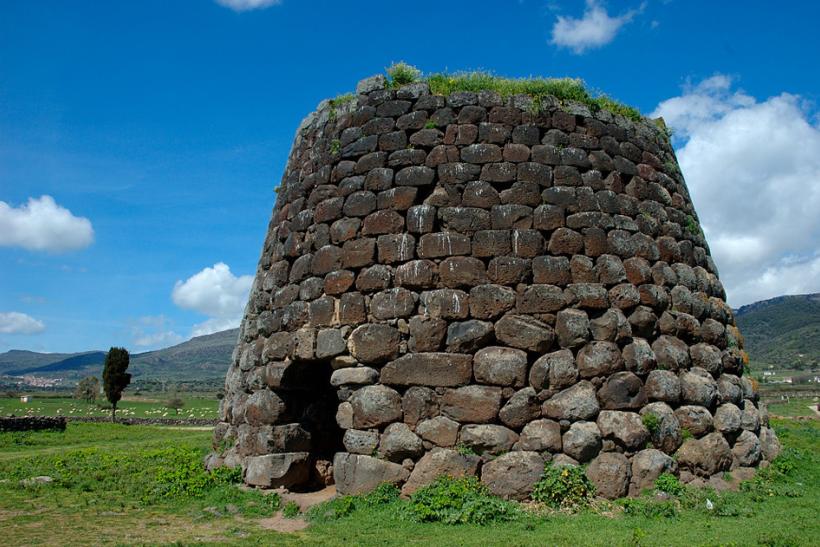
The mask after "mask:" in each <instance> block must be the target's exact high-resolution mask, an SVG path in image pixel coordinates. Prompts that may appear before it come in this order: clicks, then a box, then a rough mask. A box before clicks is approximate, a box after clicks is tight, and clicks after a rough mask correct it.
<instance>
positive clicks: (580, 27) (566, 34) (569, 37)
mask: <svg viewBox="0 0 820 547" xmlns="http://www.w3.org/2000/svg"><path fill="white" fill-rule="evenodd" d="M643 8H644V5H643V4H641V7H640V8H638V9H635V10H630V11H627V12H626V13H623V14H621V15H618V16H615V17H612V16H610V15H609V14H608V13H607V11H606V8H604V7H603V5H602V4H601V3H600V2H599V1H598V0H587V2H586V9H585V10H584V15H583V16H582V17H581V18H580V19H576V18H573V17H564V16H561V15H559V16H558V18H557V19H556V21H555V24H554V25H553V26H552V40H551V41H550V43H552V44H554V45H556V46H558V47H565V48H569V49H571V50H572V51H573V53H575V54H578V55H580V54H581V53H583V52H585V51H586V50H588V49H593V48H597V47H601V46H605V45H606V44H608V43H610V42H611V41H612V40H614V39H615V36H616V35H617V34H618V31H620V30H621V28H622V27H623V26H624V25H625V24H627V23H628V22H629V21H631V20H632V19H633V18H634V17H635V15H637V14H638V13H640V12H641V11H642V10H643Z"/></svg>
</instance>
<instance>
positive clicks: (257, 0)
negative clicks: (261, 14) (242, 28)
mask: <svg viewBox="0 0 820 547" xmlns="http://www.w3.org/2000/svg"><path fill="white" fill-rule="evenodd" d="M216 3H217V4H219V5H220V6H224V7H226V8H230V9H232V10H234V11H250V10H255V9H264V8H269V7H271V6H278V5H279V4H281V3H282V0H216Z"/></svg>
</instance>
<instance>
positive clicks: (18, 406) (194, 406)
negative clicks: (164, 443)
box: [0, 394, 219, 419]
mask: <svg viewBox="0 0 820 547" xmlns="http://www.w3.org/2000/svg"><path fill="white" fill-rule="evenodd" d="M168 398H169V396H162V395H161V394H157V395H156V396H155V397H151V396H145V397H138V398H137V397H126V398H125V399H124V400H122V401H120V403H119V404H118V405H117V416H119V417H121V418H206V419H215V418H216V417H217V415H218V407H219V401H217V400H216V397H182V399H183V401H185V406H184V407H182V408H181V409H180V410H179V414H178V415H177V414H176V412H175V411H174V410H173V409H170V408H166V407H165V402H166V401H167V400H168ZM97 402H98V403H104V402H106V401H105V400H104V399H100V400H98V401H97ZM11 414H14V415H15V416H27V415H32V416H108V415H110V414H111V411H110V410H105V409H102V408H100V407H99V406H97V405H96V404H90V403H85V402H83V401H79V400H77V399H72V398H70V397H38V396H36V395H35V396H34V398H33V400H32V401H30V402H28V403H21V402H20V399H19V397H14V398H11V397H2V398H0V416H9V415H11Z"/></svg>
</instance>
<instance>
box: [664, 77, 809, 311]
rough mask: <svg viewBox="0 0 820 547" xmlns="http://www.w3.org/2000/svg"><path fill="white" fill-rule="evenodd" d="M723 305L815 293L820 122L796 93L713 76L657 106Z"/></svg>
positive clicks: (689, 86) (739, 304) (737, 304)
mask: <svg viewBox="0 0 820 547" xmlns="http://www.w3.org/2000/svg"><path fill="white" fill-rule="evenodd" d="M652 116H663V118H664V119H665V121H666V123H667V124H668V125H670V126H671V127H672V128H673V129H674V130H675V135H676V137H675V144H676V147H677V155H678V160H679V162H680V165H681V169H682V170H683V173H684V176H685V177H686V181H687V185H688V186H689V190H690V192H691V194H692V199H693V201H694V204H695V208H696V209H697V211H698V214H699V216H700V219H701V222H702V224H703V228H704V232H705V234H706V237H707V240H708V241H709V243H710V246H711V250H712V255H713V257H714V259H715V262H716V263H717V265H718V267H719V268H720V272H721V279H722V280H723V283H724V285H725V286H726V290H727V293H728V298H729V303H730V304H731V305H732V306H735V307H737V306H741V305H743V304H748V303H750V302H754V301H757V300H762V299H766V298H772V297H774V296H779V295H781V294H794V293H804V292H818V291H820V254H818V253H819V252H820V251H818V249H820V213H819V212H820V124H818V119H817V118H816V117H815V118H812V116H811V115H810V113H809V112H808V110H807V107H806V105H805V103H804V102H803V101H802V100H801V99H800V97H798V96H796V95H791V94H788V93H781V94H780V95H777V96H774V97H770V98H768V99H766V100H763V101H761V100H757V99H756V98H755V97H752V96H750V95H748V94H747V93H745V92H743V91H742V90H736V89H734V85H733V81H732V79H731V78H730V77H728V76H725V75H716V76H713V77H711V78H708V79H706V80H704V81H702V82H700V83H698V84H697V85H688V86H686V87H685V88H684V91H683V93H682V94H681V95H680V96H678V97H673V98H671V99H668V100H666V101H663V102H662V103H660V104H659V105H658V107H657V108H656V109H655V111H654V112H653V113H652Z"/></svg>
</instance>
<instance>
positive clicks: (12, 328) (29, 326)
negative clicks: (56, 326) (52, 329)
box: [0, 311, 46, 334]
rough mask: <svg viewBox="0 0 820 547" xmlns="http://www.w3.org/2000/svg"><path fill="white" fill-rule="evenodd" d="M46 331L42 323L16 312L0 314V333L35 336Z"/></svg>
mask: <svg viewBox="0 0 820 547" xmlns="http://www.w3.org/2000/svg"><path fill="white" fill-rule="evenodd" d="M44 330H46V326H45V324H43V322H42V321H38V320H37V319H35V318H33V317H31V316H30V315H26V314H25V313H20V312H16V311H10V312H0V333H2V334H36V333H38V332H43V331H44Z"/></svg>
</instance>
